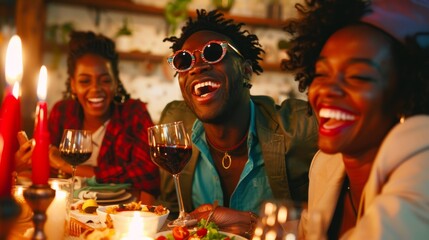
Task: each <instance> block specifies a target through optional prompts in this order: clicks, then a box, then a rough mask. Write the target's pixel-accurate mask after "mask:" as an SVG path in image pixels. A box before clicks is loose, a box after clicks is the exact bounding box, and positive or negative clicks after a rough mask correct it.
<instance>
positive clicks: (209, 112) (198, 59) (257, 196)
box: [160, 10, 317, 237]
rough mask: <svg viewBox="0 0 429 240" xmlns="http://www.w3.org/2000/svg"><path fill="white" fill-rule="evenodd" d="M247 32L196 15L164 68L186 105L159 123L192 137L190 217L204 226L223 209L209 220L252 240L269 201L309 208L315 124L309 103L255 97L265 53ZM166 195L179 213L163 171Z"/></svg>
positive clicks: (217, 16) (173, 106)
mask: <svg viewBox="0 0 429 240" xmlns="http://www.w3.org/2000/svg"><path fill="white" fill-rule="evenodd" d="M243 25H244V24H237V23H234V21H233V20H230V19H225V18H224V16H223V14H222V13H220V12H218V11H216V10H214V11H210V12H207V11H205V10H197V16H196V18H195V19H191V18H190V19H189V20H188V21H187V23H186V25H185V26H184V27H183V28H182V33H181V35H180V36H179V37H174V36H173V37H170V38H166V39H165V40H164V41H169V42H172V43H173V44H172V46H171V48H172V49H173V54H172V55H171V56H170V57H169V58H168V59H167V61H168V63H169V64H170V65H171V67H172V68H173V69H174V70H175V71H176V72H177V74H178V80H179V85H180V89H181V91H182V95H183V98H184V101H174V102H171V103H169V104H168V105H167V106H166V107H165V109H164V111H163V113H162V116H161V120H160V123H167V122H173V121H179V120H181V121H184V123H185V125H186V128H187V130H188V131H189V133H191V132H192V135H191V136H192V142H193V154H192V157H191V160H190V161H189V163H188V165H187V166H186V167H185V169H184V170H183V171H182V173H181V190H182V195H183V201H184V206H185V209H186V211H187V212H191V211H193V212H192V215H193V216H195V217H197V218H204V219H206V218H207V216H208V214H209V212H210V210H211V208H212V205H211V204H210V203H213V202H215V201H218V203H219V207H217V209H216V211H215V212H214V214H213V216H212V218H211V219H212V220H213V221H215V223H216V224H217V225H218V226H219V227H220V229H221V230H223V231H227V232H232V233H237V234H240V235H243V236H246V237H249V235H250V234H251V233H252V231H253V227H254V223H255V222H256V215H255V214H256V213H259V207H260V206H261V204H262V202H263V201H264V200H269V199H274V198H275V199H283V200H294V201H306V200H307V190H308V169H309V166H310V162H311V159H312V157H313V155H314V153H315V152H316V150H317V147H316V140H317V122H316V119H315V118H313V117H309V116H308V115H307V110H308V105H307V103H306V102H305V101H302V100H297V99H288V100H285V101H284V102H283V103H282V104H281V106H279V105H276V104H275V102H274V100H273V99H272V98H270V97H267V96H251V95H250V87H251V86H252V85H251V84H250V80H251V77H252V74H253V73H256V74H260V73H261V72H262V71H263V69H262V68H261V66H260V65H259V61H261V60H262V58H261V56H260V55H261V54H262V53H263V52H264V51H263V50H262V48H261V45H260V44H259V42H258V38H257V36H256V35H254V34H251V33H249V32H248V31H246V30H242V29H241V27H242V26H243ZM279 64H280V63H279ZM161 192H162V193H161V199H160V200H161V203H162V204H164V205H165V206H167V207H168V208H169V209H170V211H172V212H175V211H176V212H177V210H178V208H177V198H176V193H175V188H174V183H173V180H172V177H171V175H170V174H169V173H167V172H165V171H163V170H161Z"/></svg>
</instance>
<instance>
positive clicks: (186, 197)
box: [159, 96, 318, 213]
mask: <svg viewBox="0 0 429 240" xmlns="http://www.w3.org/2000/svg"><path fill="white" fill-rule="evenodd" d="M251 98H252V101H253V102H254V103H255V114H256V131H257V135H258V139H259V142H260V143H261V144H262V146H261V148H262V155H263V157H264V161H265V169H266V171H267V176H268V177H269V183H270V185H271V189H272V192H273V195H274V197H275V198H276V199H288V200H291V199H292V200H295V201H307V198H308V170H309V167H310V163H311V160H312V158H313V155H314V154H315V153H316V151H317V131H318V124H317V121H316V118H315V117H314V115H313V116H308V114H307V111H308V104H307V102H305V101H302V100H298V99H288V100H285V101H284V102H283V103H282V104H281V106H278V105H276V104H275V102H274V100H273V99H272V98H270V97H267V96H252V97H251ZM195 118H196V117H195V115H194V114H193V113H192V111H191V110H190V109H189V108H188V107H187V105H186V103H185V102H184V101H173V102H171V103H169V104H167V106H166V107H165V108H164V110H163V112H162V114H161V119H160V123H168V122H174V121H183V122H184V124H185V127H186V130H187V131H188V133H191V131H192V126H193V123H194V121H195ZM199 154H200V152H199V150H198V149H197V148H196V147H194V148H193V151H192V156H191V159H190V161H189V163H188V164H187V165H186V167H185V168H184V170H183V171H182V173H181V174H180V186H181V190H182V197H183V203H184V207H185V211H186V212H190V211H192V210H193V209H194V208H193V204H192V179H193V176H194V171H195V167H196V164H197V161H198V158H199ZM159 203H160V204H163V205H164V206H166V207H167V208H169V209H170V211H171V212H172V213H175V212H178V204H177V196H176V190H175V186H174V182H173V178H172V176H171V175H170V174H169V173H168V172H166V171H164V170H161V196H160V198H159Z"/></svg>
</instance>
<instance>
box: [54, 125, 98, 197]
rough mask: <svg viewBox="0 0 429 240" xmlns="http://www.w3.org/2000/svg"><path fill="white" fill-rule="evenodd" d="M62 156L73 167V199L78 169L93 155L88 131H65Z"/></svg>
mask: <svg viewBox="0 0 429 240" xmlns="http://www.w3.org/2000/svg"><path fill="white" fill-rule="evenodd" d="M59 149H60V156H61V158H63V159H64V160H65V161H66V162H67V163H69V164H70V165H71V167H72V170H73V171H72V182H71V194H70V197H71V199H73V192H74V182H75V172H76V167H77V166H78V165H79V164H82V163H84V162H85V161H86V160H88V159H89V158H90V157H91V154H92V134H91V132H90V131H87V130H78V129H64V132H63V137H62V139H61V143H60V147H59Z"/></svg>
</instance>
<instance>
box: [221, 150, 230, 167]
mask: <svg viewBox="0 0 429 240" xmlns="http://www.w3.org/2000/svg"><path fill="white" fill-rule="evenodd" d="M225 160H227V161H228V164H227V165H225ZM231 163H232V159H231V156H229V154H228V152H225V155H223V158H222V167H223V168H224V169H228V168H230V167H231Z"/></svg>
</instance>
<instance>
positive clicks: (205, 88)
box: [193, 81, 220, 97]
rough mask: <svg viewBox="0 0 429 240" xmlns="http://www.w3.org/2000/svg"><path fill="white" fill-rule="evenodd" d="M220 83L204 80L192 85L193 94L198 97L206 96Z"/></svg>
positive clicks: (217, 87)
mask: <svg viewBox="0 0 429 240" xmlns="http://www.w3.org/2000/svg"><path fill="white" fill-rule="evenodd" d="M219 87H220V84H219V83H217V82H213V81H206V82H201V83H197V84H195V85H194V89H193V90H194V92H193V94H194V95H196V96H198V97H207V96H208V95H209V94H210V93H213V92H215V91H216V90H217V89H219Z"/></svg>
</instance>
